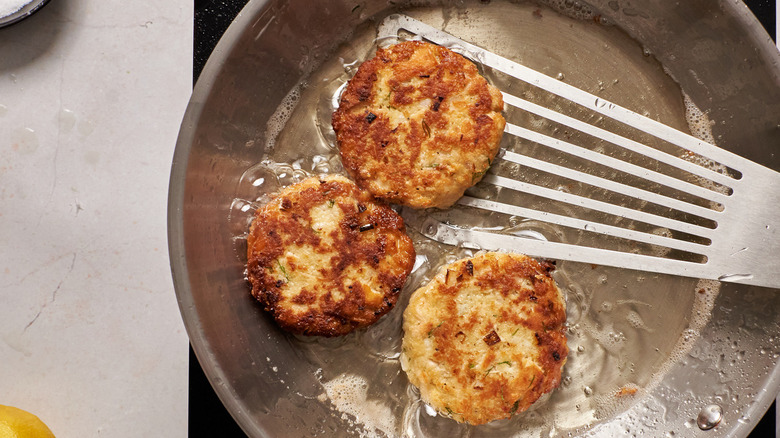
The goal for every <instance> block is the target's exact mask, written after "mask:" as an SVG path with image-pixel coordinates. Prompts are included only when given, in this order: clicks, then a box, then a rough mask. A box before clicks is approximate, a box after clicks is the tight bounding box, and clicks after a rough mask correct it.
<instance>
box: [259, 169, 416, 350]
mask: <svg viewBox="0 0 780 438" xmlns="http://www.w3.org/2000/svg"><path fill="white" fill-rule="evenodd" d="M247 244H248V248H247V259H248V263H247V275H248V279H249V281H250V283H251V285H252V295H253V296H254V297H255V298H256V299H257V300H258V301H259V302H260V303H262V305H263V306H264V308H265V309H266V310H267V311H268V312H270V313H271V315H273V317H274V319H275V320H276V322H277V323H278V324H279V325H280V326H281V327H282V328H284V329H285V330H288V331H290V332H293V333H297V334H303V335H318V336H339V335H344V334H346V333H349V332H351V331H353V330H355V329H357V328H361V327H366V326H368V325H370V324H372V323H374V322H375V321H377V320H378V319H379V318H380V317H381V316H382V315H384V314H385V313H387V312H388V311H389V310H390V309H391V308H392V307H393V305H394V304H395V303H396V301H397V299H398V294H399V292H400V290H401V288H402V287H403V285H404V282H405V281H406V277H407V276H408V275H409V273H410V272H411V270H412V266H413V264H414V259H415V252H414V247H413V246H412V241H411V239H410V238H409V237H408V236H407V235H406V231H405V227H404V223H403V219H402V218H401V217H400V216H399V215H398V214H397V213H396V212H395V211H393V210H392V209H391V208H389V207H388V206H386V205H384V204H380V203H377V202H375V201H374V199H373V198H372V197H371V195H370V194H369V193H368V192H366V191H364V190H360V189H359V188H358V187H357V186H356V185H355V184H354V183H353V182H352V181H350V180H348V179H347V178H344V177H342V176H322V177H319V178H317V177H312V178H308V179H306V180H304V181H301V182H300V183H297V184H294V185H291V186H289V187H287V188H285V189H283V190H282V191H281V192H280V193H279V195H278V196H276V197H275V199H273V200H272V201H271V202H269V203H268V204H267V205H266V206H265V207H264V208H262V209H259V210H258V211H257V213H256V215H255V218H254V220H253V222H252V225H251V227H250V231H249V235H248V237H247Z"/></svg>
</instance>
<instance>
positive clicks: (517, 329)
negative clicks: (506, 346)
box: [512, 327, 520, 336]
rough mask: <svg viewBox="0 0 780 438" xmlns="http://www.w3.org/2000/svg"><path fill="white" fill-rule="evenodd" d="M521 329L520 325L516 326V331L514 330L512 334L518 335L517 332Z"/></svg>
mask: <svg viewBox="0 0 780 438" xmlns="http://www.w3.org/2000/svg"><path fill="white" fill-rule="evenodd" d="M519 331H520V327H518V328H516V329H515V331H513V332H512V336H514V335H516V334H517V332H519Z"/></svg>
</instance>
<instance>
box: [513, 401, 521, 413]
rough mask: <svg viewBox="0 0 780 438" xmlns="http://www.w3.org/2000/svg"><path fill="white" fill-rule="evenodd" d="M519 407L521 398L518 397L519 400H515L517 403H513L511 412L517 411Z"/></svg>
mask: <svg viewBox="0 0 780 438" xmlns="http://www.w3.org/2000/svg"><path fill="white" fill-rule="evenodd" d="M519 407H520V399H517V400H515V403H514V404H513V405H512V410H511V412H512V413H515V412H517V408H519Z"/></svg>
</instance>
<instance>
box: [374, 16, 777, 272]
mask: <svg viewBox="0 0 780 438" xmlns="http://www.w3.org/2000/svg"><path fill="white" fill-rule="evenodd" d="M404 32H408V34H411V35H412V36H413V37H418V38H422V39H425V40H428V41H430V42H432V43H435V44H440V45H443V46H446V47H449V48H451V49H453V50H455V51H458V52H460V53H462V54H465V55H466V56H468V57H471V58H472V59H473V60H474V61H475V62H477V63H478V64H482V66H484V68H486V69H493V71H496V72H500V73H498V74H501V75H506V76H507V77H510V79H511V80H519V81H522V83H524V84H523V86H524V87H528V88H532V89H533V90H535V91H533V92H524V93H522V94H524V95H536V94H538V93H539V92H541V91H539V90H544V93H547V94H549V93H551V94H552V95H555V96H558V97H556V99H559V98H562V99H565V100H566V101H568V103H566V104H565V105H560V104H559V105H558V107H556V110H552V109H548V108H547V107H545V106H542V105H540V104H538V103H534V102H532V101H530V100H529V99H524V98H521V97H518V96H516V95H513V94H509V93H507V92H506V90H504V93H503V94H504V101H505V103H506V104H507V105H508V106H509V107H514V108H516V109H519V110H521V111H520V114H524V115H529V116H530V114H533V115H535V116H532V117H534V119H533V120H536V121H538V120H540V118H543V119H545V120H546V121H545V123H543V124H542V125H544V126H548V125H556V126H559V127H560V129H558V130H557V131H555V130H553V131H555V132H561V131H562V130H563V131H564V134H565V135H563V136H561V135H549V133H542V132H538V131H540V130H532V129H529V128H534V127H536V126H539V125H540V124H539V123H527V125H529V126H528V127H521V126H518V125H516V124H513V123H511V122H512V120H509V119H510V118H509V116H508V117H507V118H508V120H507V122H508V123H507V125H506V129H505V133H506V134H509V135H510V136H515V137H518V138H519V139H518V141H517V142H515V144H516V145H517V144H520V145H521V146H524V145H526V146H527V145H531V146H530V147H520V148H518V147H515V148H514V149H527V150H530V151H531V152H530V153H526V154H524V153H518V152H517V151H510V150H507V149H506V148H505V149H504V150H502V151H501V152H500V153H499V157H500V160H496V162H494V163H493V165H492V167H491V170H490V172H489V173H488V174H487V175H485V176H484V178H483V179H482V182H480V183H479V184H478V185H477V186H476V187H474V188H472V189H470V190H469V191H468V192H467V193H466V196H464V197H463V198H462V199H461V200H460V201H459V202H458V204H459V205H460V206H458V207H456V209H459V210H463V211H465V214H466V215H468V214H472V215H482V216H491V215H492V216H496V215H503V216H505V217H506V218H511V219H512V220H513V221H517V220H518V218H524V219H522V221H526V222H527V221H533V222H534V223H548V224H553V225H554V226H561V227H566V228H567V229H569V230H572V229H573V230H580V231H578V232H577V233H578V234H580V235H582V236H584V237H582V238H580V237H577V238H576V239H560V241H554V240H555V239H549V238H547V237H542V238H537V239H535V238H528V237H529V236H530V237H534V236H539V237H541V234H540V233H533V232H531V233H529V232H522V230H521V231H517V229H514V230H513V229H512V228H511V227H501V226H493V227H490V226H487V225H486V226H482V227H475V226H473V225H471V226H469V225H460V224H458V223H457V221H456V220H454V219H452V218H454V217H455V215H451V214H448V212H442V211H438V212H436V211H434V212H432V211H422V212H420V211H414V210H411V209H405V210H404V211H403V215H404V217H405V218H406V220H407V223H408V224H409V225H410V226H412V227H416V228H418V229H419V230H420V231H421V232H422V233H423V234H424V235H426V236H427V237H429V238H431V239H434V240H437V241H439V242H442V243H446V244H452V245H462V246H464V247H468V248H476V249H509V250H513V251H517V252H522V253H525V254H528V255H531V256H535V257H542V258H549V259H560V260H570V261H576V262H584V263H590V264H597V265H609V266H615V267H621V268H628V269H635V270H642V271H649V272H657V273H664V274H673V275H681V276H687V277H694V278H703V279H713V280H720V281H728V282H735V283H743V284H750V285H758V286H766V287H780V239H778V233H777V227H779V226H780V220H778V214H779V213H780V173H777V172H775V171H773V170H771V169H768V168H766V167H764V166H761V165H759V164H756V163H754V162H752V161H749V160H747V159H745V158H742V157H740V156H738V155H735V154H733V153H730V152H728V151H726V150H723V149H720V148H718V147H716V146H714V145H712V144H709V143H707V142H704V141H702V140H700V139H698V138H696V137H693V136H691V135H688V134H686V133H684V132H681V131H679V130H676V129H673V128H671V127H669V126H666V125H664V124H662V123H659V122H657V121H655V120H652V119H650V118H648V117H645V116H643V115H641V114H638V113H636V112H633V111H631V110H628V109H625V108H622V107H620V106H618V105H616V104H614V103H612V102H609V101H606V100H604V99H601V98H599V97H597V96H595V95H593V94H590V93H588V92H585V91H582V90H580V89H578V88H575V87H573V86H571V85H569V84H567V83H565V82H563V81H561V80H559V79H555V78H552V77H550V76H547V75H544V74H542V73H539V72H537V71H534V70H532V69H529V68H527V67H525V66H523V65H520V64H518V63H516V62H513V61H510V60H509V59H506V58H503V57H501V56H498V55H496V54H494V53H492V52H489V51H486V50H483V49H481V48H479V47H476V46H474V45H472V44H469V43H467V42H465V41H462V40H460V39H457V38H455V37H454V36H452V35H450V34H448V33H446V32H443V31H441V30H438V29H436V28H433V27H431V26H429V25H427V24H425V23H422V22H420V21H418V20H415V19H413V18H411V17H408V16H404V15H392V16H390V17H388V18H387V19H385V20H384V21H383V22H382V23H381V25H380V27H379V37H380V39H381V38H386V37H398V36H399V35H400V34H401V33H404ZM502 88H503V87H502ZM515 89H517V87H512V90H513V92H514V90H515ZM515 94H519V93H515ZM572 103H574V104H576V105H573V104H572ZM567 105H568V106H567ZM509 107H508V108H509ZM561 108H563V110H562V109H561ZM566 108H576V109H577V111H579V112H581V111H583V110H585V111H590V112H591V114H593V113H592V112H595V113H598V114H597V115H600V116H599V117H596V118H594V117H590V118H588V117H572V116H571V115H570V114H564V113H563V112H566V111H565V109H566ZM510 109H511V108H510ZM512 111H515V113H517V110H512ZM601 116H605V117H607V118H609V119H606V120H611V121H610V122H609V123H607V124H604V123H601V119H603V117H601ZM594 120H595V121H596V122H598V123H596V122H593V121H594ZM610 123H611V124H610ZM613 125H619V126H624V125H625V127H626V128H625V129H626V132H636V133H637V134H636V135H635V134H631V135H624V134H623V133H622V131H620V130H616V129H606V128H605V127H604V126H609V127H611V126H613ZM575 131H576V132H578V134H577V135H576V136H574V137H575V138H576V139H577V140H578V141H579V142H580V144H574V143H573V142H570V141H569V138H571V137H572V136H571V135H569V133H571V132H575ZM616 131H617V132H620V134H618V133H616ZM634 138H639V139H640V140H635V139H634ZM647 138H652V139H653V140H652V141H643V140H644V139H647ZM583 139H586V140H587V141H583ZM650 143H652V144H653V146H650V145H649V144H650ZM656 143H660V144H663V145H667V146H665V147H657V146H655V144H656ZM593 144H599V145H601V144H608V145H609V148H607V149H604V148H602V147H593ZM540 150H541V151H542V152H541V153H540V152H539V151H540ZM615 151H618V152H615ZM545 157H553V158H552V159H545ZM560 157H565V159H562V158H560ZM571 163H574V164H571ZM702 163H704V164H702ZM518 169H520V170H518ZM592 169H598V170H599V171H592ZM529 173H530V174H533V175H537V178H536V179H533V178H532V179H531V181H522V180H519V179H518V178H516V176H517V175H520V174H529ZM503 174H507V176H504V175H503ZM538 175H547V176H548V177H547V178H541V177H538ZM541 180H545V181H548V182H549V181H559V182H560V181H564V182H565V184H563V185H560V184H559V185H558V186H556V185H555V184H552V185H551V184H543V183H539V181H541ZM567 184H568V186H572V185H576V186H577V187H578V188H579V190H578V193H574V192H576V191H570V190H566V189H565V187H567ZM562 188H564V189H563V190H562ZM523 196H530V197H531V198H533V199H535V201H534V202H529V203H528V204H524V203H517V202H515V201H516V200H517V199H523ZM540 200H541V201H540ZM547 204H556V205H559V206H558V207H555V208H552V209H550V208H545V206H546V205H547ZM471 210H473V211H471ZM463 211H461V213H463ZM485 211H487V212H493V213H487V212H485ZM442 216H443V217H442ZM507 220H508V219H507ZM477 222H481V221H477ZM572 241H573V242H572Z"/></svg>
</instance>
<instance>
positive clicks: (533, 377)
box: [528, 375, 536, 388]
mask: <svg viewBox="0 0 780 438" xmlns="http://www.w3.org/2000/svg"><path fill="white" fill-rule="evenodd" d="M534 380H536V375H533V376H531V381H530V382H528V387H529V388H530V387H531V385H533V384H534Z"/></svg>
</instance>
